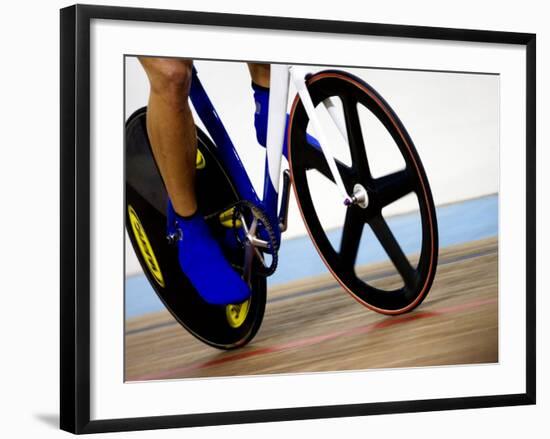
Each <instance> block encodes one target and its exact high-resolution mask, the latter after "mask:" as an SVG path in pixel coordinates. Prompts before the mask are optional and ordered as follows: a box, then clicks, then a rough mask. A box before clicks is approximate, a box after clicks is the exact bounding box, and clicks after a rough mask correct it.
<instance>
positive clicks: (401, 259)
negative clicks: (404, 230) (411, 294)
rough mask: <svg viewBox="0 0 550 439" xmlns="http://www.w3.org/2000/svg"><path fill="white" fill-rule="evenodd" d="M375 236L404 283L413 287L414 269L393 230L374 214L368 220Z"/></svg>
mask: <svg viewBox="0 0 550 439" xmlns="http://www.w3.org/2000/svg"><path fill="white" fill-rule="evenodd" d="M369 225H370V226H371V228H372V231H373V232H374V234H375V236H376V238H377V239H378V241H380V244H382V247H383V248H384V250H385V251H386V254H387V255H388V256H389V258H390V260H391V261H392V263H393V265H394V266H395V268H396V269H397V271H398V272H399V274H400V275H401V277H402V278H403V281H404V282H405V285H407V286H408V287H413V286H414V285H415V284H416V271H415V270H414V268H412V266H411V263H410V262H409V260H408V259H407V256H405V253H403V250H402V249H401V246H400V245H399V243H398V242H397V240H396V239H395V236H393V232H392V231H391V229H390V228H389V226H388V223H386V220H385V219H384V218H383V217H382V216H380V215H379V216H375V217H374V218H372V219H371V220H370V222H369Z"/></svg>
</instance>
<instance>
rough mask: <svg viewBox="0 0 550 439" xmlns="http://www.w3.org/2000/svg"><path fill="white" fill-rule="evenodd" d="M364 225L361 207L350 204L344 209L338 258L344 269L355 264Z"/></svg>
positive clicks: (351, 267) (350, 267)
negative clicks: (344, 216)
mask: <svg viewBox="0 0 550 439" xmlns="http://www.w3.org/2000/svg"><path fill="white" fill-rule="evenodd" d="M364 225H365V221H364V217H363V213H362V211H361V209H360V208H358V207H356V206H350V207H349V208H348V210H347V211H346V219H345V221H344V228H343V230H342V241H341V243H340V260H341V261H342V265H343V266H344V267H345V268H346V269H353V267H354V265H355V260H356V259H357V251H358V250H359V243H360V242H361V235H362V233H363V227H364Z"/></svg>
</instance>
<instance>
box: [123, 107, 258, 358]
mask: <svg viewBox="0 0 550 439" xmlns="http://www.w3.org/2000/svg"><path fill="white" fill-rule="evenodd" d="M197 137H198V139H197V140H198V151H199V152H200V154H199V155H198V157H197V172H196V191H197V201H198V203H199V209H200V211H201V212H203V213H204V214H205V219H206V221H207V223H208V224H209V226H210V229H211V231H212V233H213V234H214V235H215V236H217V237H218V238H219V240H220V242H221V241H223V239H224V237H225V236H227V235H230V236H233V234H234V232H233V231H232V230H230V227H231V221H227V220H224V218H226V217H229V218H231V217H232V215H231V211H230V208H231V206H232V205H234V204H235V203H236V202H237V201H238V196H237V193H236V190H235V187H234V185H233V183H232V181H231V179H230V178H229V176H228V175H227V174H226V173H225V172H224V170H223V168H222V166H221V165H220V163H219V161H218V160H217V158H216V155H215V150H216V148H215V146H214V144H213V143H212V141H211V140H210V139H209V138H208V136H207V135H205V134H204V133H203V132H202V131H201V130H200V129H198V128H197ZM126 205H127V208H126V229H127V231H128V235H129V237H130V240H131V242H132V245H133V247H134V250H135V253H136V256H137V258H138V260H139V262H140V264H141V266H142V268H143V271H144V273H145V274H146V276H147V278H148V280H149V282H150V284H151V286H152V287H153V289H154V290H155V292H156V293H157V295H158V296H159V298H160V299H161V300H162V302H163V303H164V305H165V306H166V308H167V309H168V310H169V311H170V313H171V314H172V315H173V316H174V318H175V319H176V320H177V321H178V322H179V323H180V324H181V325H182V326H183V327H184V328H186V329H187V330H188V331H189V332H190V333H191V334H192V335H194V336H195V337H197V338H198V339H199V340H201V341H203V342H204V343H206V344H208V345H210V346H213V347H216V348H219V349H233V348H237V347H240V346H244V345H245V344H247V343H248V342H250V340H252V338H253V337H254V336H255V334H256V332H257V331H258V329H259V327H260V325H261V322H262V319H263V315H264V310H265V301H266V279H265V277H263V276H260V275H258V274H257V273H255V272H253V274H252V276H251V279H250V285H251V290H252V296H251V298H250V299H249V300H248V301H246V302H244V303H243V304H235V305H228V306H216V305H210V304H208V303H206V302H205V301H204V300H203V299H202V298H201V297H200V295H199V294H198V293H197V291H196V290H195V289H194V288H193V286H192V285H191V283H190V281H189V279H188V278H187V277H186V276H185V275H184V273H183V272H182V270H181V268H180V266H179V262H178V252H177V247H176V246H175V245H173V244H170V243H169V242H168V240H167V237H166V205H167V194H166V190H165V187H164V184H163V182H162V179H161V177H160V174H159V172H158V169H157V166H156V164H155V161H154V159H153V156H152V154H151V149H150V145H149V141H148V137H147V129H146V108H142V109H140V110H138V111H136V112H135V113H134V114H133V115H132V116H130V118H129V119H128V121H127V123H126ZM228 209H229V210H228ZM228 227H229V228H228ZM224 251H225V256H226V257H227V258H228V260H229V261H230V262H231V263H232V264H233V266H234V267H235V269H236V270H237V271H239V270H242V269H243V264H244V249H242V248H240V247H235V248H229V249H225V248H224ZM212 276H216V273H215V272H213V273H212Z"/></svg>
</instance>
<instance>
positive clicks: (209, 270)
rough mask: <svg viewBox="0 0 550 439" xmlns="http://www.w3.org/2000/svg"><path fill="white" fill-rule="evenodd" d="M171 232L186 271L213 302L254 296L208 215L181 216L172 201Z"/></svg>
mask: <svg viewBox="0 0 550 439" xmlns="http://www.w3.org/2000/svg"><path fill="white" fill-rule="evenodd" d="M167 214H168V233H169V234H175V235H176V236H177V237H178V239H177V246H178V255H179V263H180V267H181V269H182V271H183V272H184V273H185V275H186V276H187V278H188V279H189V280H190V281H191V283H192V284H193V287H195V289H196V290H197V292H198V293H199V295H200V296H201V297H202V298H203V299H204V300H205V301H206V302H208V303H210V304H212V305H228V304H230V303H241V302H244V301H245V300H247V299H248V298H249V297H250V289H249V288H248V286H247V285H246V283H245V281H244V280H243V279H241V277H240V276H239V275H238V274H237V272H236V271H235V270H234V269H233V268H232V267H231V265H230V264H229V262H228V261H227V260H226V258H225V256H224V255H223V253H222V250H221V248H220V246H219V244H218V242H217V241H216V240H215V239H214V237H213V236H212V233H211V232H210V229H209V228H208V225H207V224H206V222H205V220H204V218H203V217H202V216H201V215H200V214H198V213H195V214H193V215H191V216H190V217H182V216H179V215H178V214H177V213H176V212H175V211H174V209H173V207H172V203H171V202H170V201H168V212H167Z"/></svg>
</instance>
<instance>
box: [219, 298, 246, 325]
mask: <svg viewBox="0 0 550 439" xmlns="http://www.w3.org/2000/svg"><path fill="white" fill-rule="evenodd" d="M249 309H250V299H249V300H247V301H245V302H243V303H239V304H231V305H227V306H226V307H225V315H226V317H227V323H229V326H231V327H232V328H239V327H240V326H241V325H242V324H243V323H244V321H245V320H246V316H247V315H248V310H249Z"/></svg>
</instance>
